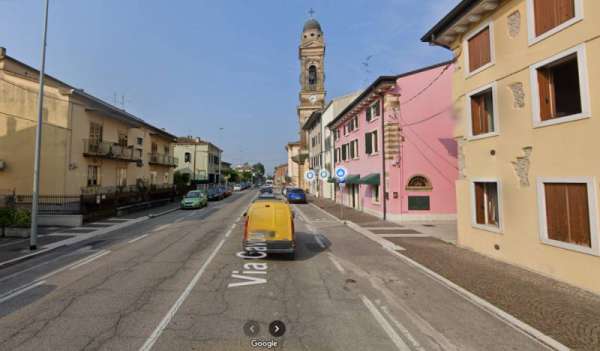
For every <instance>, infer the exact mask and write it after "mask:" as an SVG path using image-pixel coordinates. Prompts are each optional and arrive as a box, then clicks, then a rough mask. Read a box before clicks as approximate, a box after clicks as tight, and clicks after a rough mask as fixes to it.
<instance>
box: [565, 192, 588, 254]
mask: <svg viewBox="0 0 600 351" xmlns="http://www.w3.org/2000/svg"><path fill="white" fill-rule="evenodd" d="M566 189H567V198H568V208H569V213H568V215H567V218H568V219H569V234H570V235H569V239H570V240H569V242H571V243H573V244H577V245H584V246H587V247H591V234H590V217H589V208H588V196H587V184H568V185H567V187H566Z"/></svg>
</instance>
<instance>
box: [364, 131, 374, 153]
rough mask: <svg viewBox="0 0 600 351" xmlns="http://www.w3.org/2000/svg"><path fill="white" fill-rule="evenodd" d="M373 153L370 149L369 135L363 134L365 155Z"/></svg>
mask: <svg viewBox="0 0 600 351" xmlns="http://www.w3.org/2000/svg"><path fill="white" fill-rule="evenodd" d="M372 152H373V150H372V149H371V133H366V134H365V154H367V155H370V154H371V153H372Z"/></svg>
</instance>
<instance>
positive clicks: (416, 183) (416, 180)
mask: <svg viewBox="0 0 600 351" xmlns="http://www.w3.org/2000/svg"><path fill="white" fill-rule="evenodd" d="M431 189H433V186H431V182H430V181H429V179H427V177H425V176H422V175H415V176H412V177H411V178H410V179H409V180H408V183H407V184H406V190H431Z"/></svg>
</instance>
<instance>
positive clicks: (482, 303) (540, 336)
mask: <svg viewBox="0 0 600 351" xmlns="http://www.w3.org/2000/svg"><path fill="white" fill-rule="evenodd" d="M390 252H391V253H392V254H393V255H395V256H398V257H399V258H400V259H402V260H403V261H404V262H406V263H408V264H409V265H412V266H413V267H415V268H417V269H420V270H421V271H422V272H423V273H425V274H426V275H429V276H430V277H431V278H433V279H434V280H437V281H438V282H439V283H440V284H442V285H444V286H445V287H446V288H448V289H449V290H451V291H454V292H455V293H456V294H457V295H459V296H461V297H463V298H464V299H466V300H467V301H469V302H471V303H472V304H473V305H475V306H477V307H479V308H481V309H482V310H484V311H486V312H488V313H489V314H491V315H492V316H494V317H496V318H498V319H499V320H501V321H503V322H505V323H506V324H507V325H509V326H511V327H513V328H514V329H515V330H518V331H520V332H522V333H523V334H525V335H527V336H529V337H530V338H532V339H533V340H536V341H538V342H539V343H540V344H542V345H544V346H546V347H548V348H550V349H554V350H558V351H568V350H570V349H569V348H568V347H566V346H565V345H563V344H561V343H560V342H558V341H557V340H555V339H553V338H552V337H550V336H548V335H546V334H544V333H542V332H541V331H539V330H537V329H535V328H534V327H532V326H530V325H529V324H527V323H525V322H523V321H521V320H520V319H517V318H516V317H514V316H513V315H511V314H509V313H507V312H505V311H503V310H501V309H500V308H498V307H496V306H494V305H492V304H491V303H489V302H487V301H486V300H484V299H482V298H480V297H479V296H477V295H475V294H473V293H472V292H470V291H468V290H466V289H463V288H462V287H461V286H459V285H457V284H454V283H453V282H451V281H450V280H448V279H446V278H444V277H442V276H441V275H439V274H437V273H436V272H434V271H432V270H430V269H429V268H427V267H425V266H423V265H422V264H420V263H418V262H417V261H414V260H413V259H411V258H409V257H408V256H405V255H403V254H401V253H400V252H397V251H394V250H390Z"/></svg>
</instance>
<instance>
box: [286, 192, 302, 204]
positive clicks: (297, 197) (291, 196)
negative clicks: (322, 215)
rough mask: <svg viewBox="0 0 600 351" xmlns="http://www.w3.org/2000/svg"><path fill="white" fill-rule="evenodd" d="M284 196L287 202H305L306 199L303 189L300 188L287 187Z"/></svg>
mask: <svg viewBox="0 0 600 351" xmlns="http://www.w3.org/2000/svg"><path fill="white" fill-rule="evenodd" d="M286 198H287V200H288V202H289V203H303V204H305V203H306V202H307V201H306V194H305V193H304V190H302V189H300V188H292V189H288V190H287V192H286Z"/></svg>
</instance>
